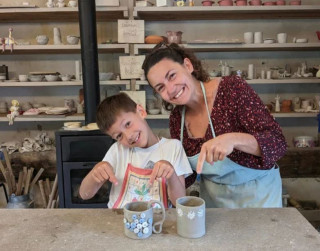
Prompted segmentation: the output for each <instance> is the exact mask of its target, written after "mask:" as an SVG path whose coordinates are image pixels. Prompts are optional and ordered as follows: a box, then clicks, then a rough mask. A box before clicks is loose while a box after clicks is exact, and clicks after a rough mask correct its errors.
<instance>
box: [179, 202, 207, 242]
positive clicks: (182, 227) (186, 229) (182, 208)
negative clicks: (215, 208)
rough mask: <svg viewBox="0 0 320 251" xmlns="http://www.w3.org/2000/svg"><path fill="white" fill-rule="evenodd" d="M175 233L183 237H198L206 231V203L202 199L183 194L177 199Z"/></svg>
mask: <svg viewBox="0 0 320 251" xmlns="http://www.w3.org/2000/svg"><path fill="white" fill-rule="evenodd" d="M176 211H177V233H178V234H179V235H180V236H182V237H185V238H199V237H201V236H203V235H205V233H206V203H205V201H204V200H203V199H201V198H199V197H193V196H185V197H181V198H179V199H177V201H176Z"/></svg>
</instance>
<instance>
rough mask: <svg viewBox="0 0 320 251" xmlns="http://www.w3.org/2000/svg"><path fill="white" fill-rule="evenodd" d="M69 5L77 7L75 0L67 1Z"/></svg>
mask: <svg viewBox="0 0 320 251" xmlns="http://www.w3.org/2000/svg"><path fill="white" fill-rule="evenodd" d="M68 6H69V7H77V1H74V0H71V1H69V2H68Z"/></svg>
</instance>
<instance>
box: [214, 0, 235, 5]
mask: <svg viewBox="0 0 320 251" xmlns="http://www.w3.org/2000/svg"><path fill="white" fill-rule="evenodd" d="M218 4H219V6H232V5H233V2H232V0H221V1H219V2H218Z"/></svg>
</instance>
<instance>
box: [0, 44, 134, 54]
mask: <svg viewBox="0 0 320 251" xmlns="http://www.w3.org/2000/svg"><path fill="white" fill-rule="evenodd" d="M98 51H99V52H100V53H129V44H98ZM31 53H33V54H68V53H80V44H77V45H53V44H49V45H15V46H14V49H13V52H11V51H10V50H9V48H7V49H6V50H5V52H4V53H3V54H31Z"/></svg>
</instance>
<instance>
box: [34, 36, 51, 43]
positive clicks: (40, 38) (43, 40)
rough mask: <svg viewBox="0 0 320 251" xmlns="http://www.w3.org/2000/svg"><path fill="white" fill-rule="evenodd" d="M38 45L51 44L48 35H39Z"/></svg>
mask: <svg viewBox="0 0 320 251" xmlns="http://www.w3.org/2000/svg"><path fill="white" fill-rule="evenodd" d="M36 40H37V43H38V44H41V45H45V44H47V43H48V42H49V38H48V37H47V36H46V35H39V36H37V37H36Z"/></svg>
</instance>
